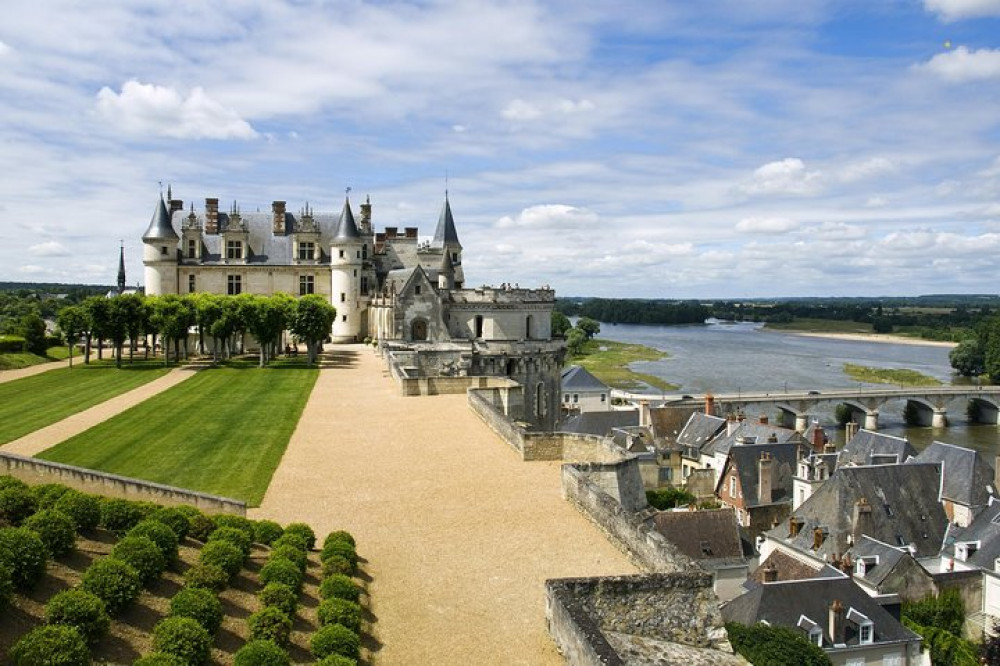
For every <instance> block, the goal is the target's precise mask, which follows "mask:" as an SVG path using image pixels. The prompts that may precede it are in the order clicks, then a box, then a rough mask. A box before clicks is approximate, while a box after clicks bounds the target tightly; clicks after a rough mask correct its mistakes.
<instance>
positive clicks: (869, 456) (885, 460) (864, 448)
mask: <svg viewBox="0 0 1000 666" xmlns="http://www.w3.org/2000/svg"><path fill="white" fill-rule="evenodd" d="M916 455H917V451H916V449H914V448H913V446H911V445H910V442H909V440H907V439H905V438H903V437H896V436H894V435H886V434H884V433H881V432H874V431H872V430H864V429H861V430H859V431H858V432H857V434H855V435H854V437H852V438H851V441H849V442H847V444H845V445H844V448H843V449H841V451H840V457H839V458H838V459H837V464H838V465H886V464H894V463H902V462H906V460H907V459H908V458H910V457H911V456H914V457H915V456H916Z"/></svg>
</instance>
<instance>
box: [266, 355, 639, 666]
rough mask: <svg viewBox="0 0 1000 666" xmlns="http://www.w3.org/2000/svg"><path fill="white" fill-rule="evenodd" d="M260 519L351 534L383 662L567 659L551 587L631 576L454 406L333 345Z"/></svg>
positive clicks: (556, 496)
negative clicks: (554, 633)
mask: <svg viewBox="0 0 1000 666" xmlns="http://www.w3.org/2000/svg"><path fill="white" fill-rule="evenodd" d="M334 359H335V362H334V365H335V366H336V367H334V368H331V369H326V370H323V371H322V372H321V373H320V377H319V380H318V381H317V383H316V387H315V388H314V389H313V392H312V396H311V397H310V399H309V402H308V403H307V404H306V407H305V411H304V413H303V417H302V419H301V420H300V421H299V425H298V427H297V429H296V430H295V433H294V434H293V436H292V440H291V442H290V443H289V447H288V450H287V451H286V453H285V456H284V458H283V459H282V461H281V464H280V466H279V467H278V471H277V473H276V474H275V476H274V478H273V479H272V482H271V485H270V487H269V488H268V491H267V494H266V496H265V497H264V501H263V504H262V505H261V507H260V508H259V509H256V510H253V511H251V512H250V513H251V516H252V517H254V518H264V517H266V518H270V519H273V520H277V521H279V522H282V523H288V522H292V521H301V520H307V521H308V522H309V523H310V524H311V525H312V526H313V528H314V529H315V530H316V532H317V535H319V538H320V539H322V537H323V536H324V535H326V534H327V533H328V532H330V531H331V530H333V529H347V530H349V531H350V532H352V533H353V534H354V535H355V537H356V538H357V541H358V552H359V554H360V556H361V557H362V558H365V559H367V560H368V563H367V564H366V565H365V567H364V569H365V573H366V575H367V576H369V577H370V582H369V584H368V585H369V591H370V594H371V610H372V612H373V614H374V615H375V617H376V618H377V621H376V622H375V624H374V625H373V631H372V633H374V635H375V639H376V641H377V643H380V644H381V646H382V647H381V648H380V649H379V650H378V652H376V654H375V656H374V659H373V661H374V663H377V664H380V665H381V664H463V665H466V664H531V665H537V664H562V663H564V662H563V660H562V657H561V656H560V655H559V653H558V651H557V650H556V648H555V645H554V644H553V643H552V641H551V639H550V638H549V636H548V633H547V631H546V627H545V594H544V585H543V583H544V581H545V579H546V578H558V577H563V576H590V575H603V574H624V573H635V572H636V569H635V568H634V567H633V566H632V565H631V564H629V563H628V561H627V560H626V559H625V557H624V555H622V554H621V553H619V552H618V551H617V550H615V549H614V548H613V547H612V546H611V545H610V544H609V543H608V542H607V540H606V539H605V538H604V537H603V536H602V535H601V534H600V532H598V530H597V529H596V528H595V527H594V526H593V525H591V524H590V523H589V522H588V521H587V520H586V519H585V518H584V517H583V516H582V515H580V514H579V513H578V512H577V511H576V509H574V508H573V506H572V505H570V504H569V503H568V502H566V501H565V500H563V499H562V497H561V495H560V487H559V464H558V463H524V462H521V461H520V460H519V459H518V457H517V455H516V454H515V453H514V452H513V451H512V450H511V449H509V448H508V447H507V446H506V445H505V444H504V443H503V442H502V441H501V440H500V439H499V438H498V437H497V436H496V435H495V434H494V433H493V432H492V431H491V430H489V429H488V428H487V427H486V425H485V424H483V422H482V421H480V420H479V418H478V417H477V416H476V415H475V414H473V413H472V411H471V410H470V409H469V408H468V406H467V405H466V399H465V396H464V395H447V396H434V397H420V398H403V397H400V396H399V395H398V394H397V393H396V387H395V384H394V382H393V381H392V380H391V378H389V377H387V376H386V374H385V371H384V368H383V367H382V364H381V362H380V360H379V359H378V358H377V357H376V356H375V354H374V352H373V351H372V350H371V349H368V348H366V347H363V346H360V345H354V346H349V347H338V348H337V352H336V354H335V356H334Z"/></svg>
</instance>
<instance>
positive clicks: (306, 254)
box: [299, 242, 316, 261]
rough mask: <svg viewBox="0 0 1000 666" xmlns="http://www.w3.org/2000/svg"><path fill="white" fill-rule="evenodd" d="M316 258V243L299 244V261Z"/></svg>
mask: <svg viewBox="0 0 1000 666" xmlns="http://www.w3.org/2000/svg"><path fill="white" fill-rule="evenodd" d="M315 257H316V243H312V242H302V243H299V261H309V260H311V259H314V258H315Z"/></svg>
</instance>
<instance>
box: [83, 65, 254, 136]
mask: <svg viewBox="0 0 1000 666" xmlns="http://www.w3.org/2000/svg"><path fill="white" fill-rule="evenodd" d="M97 108H98V111H99V112H100V114H101V115H102V116H103V117H104V118H105V119H106V120H108V121H109V122H111V123H113V124H114V125H116V126H117V127H120V128H121V129H124V130H125V131H127V132H129V133H131V134H140V135H145V134H151V135H159V136H168V137H172V138H175V139H252V138H254V137H255V136H257V133H256V132H255V131H254V129H253V128H252V127H251V126H250V123H248V122H247V121H245V120H243V119H242V118H240V117H239V115H238V114H237V113H236V112H235V111H233V110H232V109H227V108H225V107H224V106H222V105H221V104H219V103H218V102H217V101H215V100H213V99H212V98H210V97H209V96H208V95H207V94H206V93H205V91H204V90H203V89H202V88H201V87H195V88H192V89H191V92H190V93H188V94H187V96H183V95H181V94H180V93H178V92H177V91H176V90H174V89H173V88H170V87H167V86H158V85H155V84H145V83H140V82H138V81H134V80H133V81H127V82H126V83H125V85H123V86H122V90H121V93H120V94H119V93H116V92H114V91H113V90H111V89H110V88H108V87H104V88H101V90H100V92H98V93H97Z"/></svg>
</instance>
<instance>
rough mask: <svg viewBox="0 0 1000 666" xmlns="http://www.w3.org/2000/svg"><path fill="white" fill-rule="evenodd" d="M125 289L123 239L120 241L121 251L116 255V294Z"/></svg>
mask: <svg viewBox="0 0 1000 666" xmlns="http://www.w3.org/2000/svg"><path fill="white" fill-rule="evenodd" d="M124 291H125V241H122V247H121V253H120V254H119V255H118V295H119V296H120V295H121V294H122V292H124Z"/></svg>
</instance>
